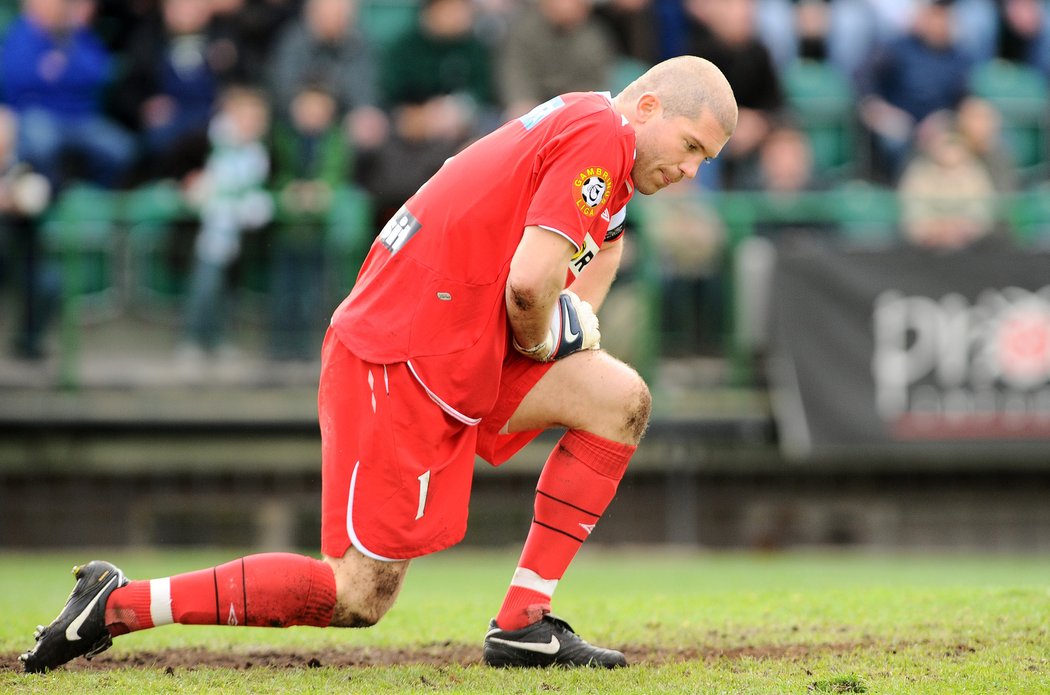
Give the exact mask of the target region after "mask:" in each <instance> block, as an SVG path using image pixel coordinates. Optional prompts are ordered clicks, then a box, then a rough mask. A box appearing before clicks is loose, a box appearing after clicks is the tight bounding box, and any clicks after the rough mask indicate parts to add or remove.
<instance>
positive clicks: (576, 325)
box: [514, 290, 602, 362]
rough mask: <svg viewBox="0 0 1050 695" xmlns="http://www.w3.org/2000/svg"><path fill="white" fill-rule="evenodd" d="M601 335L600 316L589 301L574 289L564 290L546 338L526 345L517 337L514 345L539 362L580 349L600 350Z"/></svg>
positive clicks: (555, 307) (559, 357) (548, 360)
mask: <svg viewBox="0 0 1050 695" xmlns="http://www.w3.org/2000/svg"><path fill="white" fill-rule="evenodd" d="M601 338H602V334H601V331H599V330H598V317H597V316H595V315H594V309H592V308H591V305H590V303H588V302H585V301H583V300H582V299H580V298H579V297H577V296H576V293H575V292H573V291H572V290H562V291H561V294H560V295H558V301H557V303H555V305H554V313H553V314H552V315H551V325H550V328H549V329H548V330H547V337H546V339H545V340H544V341H543V342H542V343H540V344H538V345H534V346H532V347H530V348H523V347H522V346H520V345H518V341H517V340H515V341H514V348H515V349H516V350H517V351H518V352H520V353H521V354H523V355H525V356H526V357H531V358H532V359H534V360H536V361H537V362H551V361H553V360H559V359H561V358H562V357H565V356H566V355H571V354H572V353H574V352H577V351H579V350H597V349H598V348H599V347H600V346H599V345H598V343H599V341H600V340H601Z"/></svg>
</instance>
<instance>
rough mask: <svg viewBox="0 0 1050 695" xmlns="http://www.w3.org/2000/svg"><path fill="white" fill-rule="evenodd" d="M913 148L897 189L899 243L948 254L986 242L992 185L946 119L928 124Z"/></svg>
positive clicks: (992, 208) (991, 219) (992, 225)
mask: <svg viewBox="0 0 1050 695" xmlns="http://www.w3.org/2000/svg"><path fill="white" fill-rule="evenodd" d="M916 146H917V153H916V156H915V158H914V159H913V160H912V161H911V162H909V164H908V166H907V168H906V169H905V170H904V174H903V175H902V176H901V180H900V185H899V186H898V188H897V191H898V195H899V197H900V203H901V226H902V232H903V234H904V238H905V240H906V241H908V242H909V243H911V244H914V245H916V246H922V247H927V248H936V249H943V250H951V249H960V248H963V247H966V246H971V245H973V244H975V243H977V242H978V241H979V240H983V239H987V238H989V237H990V235H991V234H992V232H993V230H994V228H995V185H994V184H993V183H992V179H991V177H990V176H989V175H988V172H987V171H986V170H985V168H984V165H983V164H981V162H980V160H979V159H978V158H977V157H976V156H975V155H974V154H973V153H972V152H971V151H970V150H969V149H968V148H967V147H966V145H965V144H964V143H963V141H962V139H961V138H960V137H959V134H958V132H956V130H955V129H954V128H953V127H952V126H951V121H950V115H945V114H938V115H936V116H934V117H932V118H930V119H928V120H927V121H926V122H925V123H924V124H923V126H922V129H921V131H920V133H919V134H918V135H917V140H916Z"/></svg>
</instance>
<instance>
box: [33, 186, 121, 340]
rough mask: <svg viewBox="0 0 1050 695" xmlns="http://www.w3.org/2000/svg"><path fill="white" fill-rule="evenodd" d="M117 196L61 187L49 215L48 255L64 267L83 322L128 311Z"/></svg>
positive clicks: (67, 292) (68, 292)
mask: <svg viewBox="0 0 1050 695" xmlns="http://www.w3.org/2000/svg"><path fill="white" fill-rule="evenodd" d="M117 209H118V206H117V197H116V194H114V193H113V192H111V191H108V190H105V189H101V188H97V187H95V186H91V185H88V184H74V185H71V186H70V187H68V188H66V189H65V190H63V191H61V192H60V193H59V194H58V196H57V197H56V198H55V200H54V202H53V203H52V206H51V209H50V210H48V211H47V213H46V214H45V217H44V220H43V223H42V232H43V235H42V238H43V242H44V249H45V251H46V253H47V254H48V255H49V256H51V257H52V258H54V259H56V260H57V261H58V262H59V263H60V264H61V268H62V287H63V295H64V297H65V301H67V302H69V301H71V300H75V302H76V315H77V318H78V320H80V321H85V320H88V321H90V320H92V319H102V318H109V317H111V316H112V315H114V314H116V313H118V312H119V311H120V310H121V309H122V304H123V296H122V295H123V292H122V288H121V284H120V283H121V278H120V270H121V268H120V266H121V263H120V258H119V253H120V249H119V243H118V234H117V226H118V217H117Z"/></svg>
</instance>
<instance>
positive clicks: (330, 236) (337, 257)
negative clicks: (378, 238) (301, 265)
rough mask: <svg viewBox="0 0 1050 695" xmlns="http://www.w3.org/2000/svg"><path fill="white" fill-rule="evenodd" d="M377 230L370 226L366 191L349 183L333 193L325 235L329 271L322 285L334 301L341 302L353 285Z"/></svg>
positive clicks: (369, 205)
mask: <svg viewBox="0 0 1050 695" xmlns="http://www.w3.org/2000/svg"><path fill="white" fill-rule="evenodd" d="M377 231H378V230H374V229H372V201H371V199H370V198H369V197H368V194H367V193H365V192H364V191H363V190H361V189H360V188H356V187H351V186H348V187H346V188H341V189H339V190H338V191H336V192H335V196H334V198H333V200H332V206H331V208H329V211H328V223H327V234H326V235H325V246H326V247H327V250H328V259H329V260H328V263H327V271H328V272H329V273H330V278H328V280H327V281H326V285H327V286H328V288H329V289H328V290H327V291H328V293H329V294H330V295H331V296H332V298H333V300H334V301H336V302H339V301H341V300H342V298H343V297H344V296H346V295H347V294H349V292H350V289H351V288H352V287H353V286H354V281H355V280H356V279H357V273H358V271H359V270H360V269H361V263H362V262H363V261H364V259H365V256H366V255H367V254H368V249H369V247H370V246H371V245H372V240H373V239H374V238H375V235H376V232H377ZM333 306H334V305H333Z"/></svg>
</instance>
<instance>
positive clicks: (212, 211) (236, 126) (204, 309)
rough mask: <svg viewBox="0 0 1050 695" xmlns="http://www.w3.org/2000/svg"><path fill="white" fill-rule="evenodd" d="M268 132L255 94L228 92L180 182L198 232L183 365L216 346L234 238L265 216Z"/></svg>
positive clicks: (265, 109) (236, 246)
mask: <svg viewBox="0 0 1050 695" xmlns="http://www.w3.org/2000/svg"><path fill="white" fill-rule="evenodd" d="M269 127H270V111H269V103H268V101H267V99H266V96H265V95H264V94H263V93H262V92H258V91H256V90H253V89H248V88H245V87H228V88H226V89H225V90H224V91H223V93H222V96H221V97H220V102H219V110H218V112H217V113H216V115H215V116H214V118H213V119H212V122H211V125H210V127H209V137H210V140H211V148H212V149H211V153H210V154H209V155H208V159H207V162H206V163H205V165H204V169H203V170H202V171H201V172H199V173H198V174H197V175H196V176H194V177H193V178H192V179H191V180H190V181H189V183H188V187H187V197H188V198H189V200H190V202H191V203H192V204H193V205H195V206H196V207H198V208H199V209H200V219H201V227H200V232H199V233H198V234H197V240H196V243H195V245H194V263H193V269H192V271H191V275H190V288H189V297H188V304H187V308H186V336H185V343H184V345H183V346H181V347H180V351H179V353H180V354H179V356H180V357H181V358H183V359H185V360H186V361H187V362H188V363H189V364H190V365H192V364H193V362H194V361H196V360H198V359H200V358H202V357H203V356H205V355H206V353H208V352H212V351H215V350H216V349H217V348H220V347H221V344H222V340H223V338H224V336H223V335H222V329H223V326H224V324H225V321H226V306H225V305H226V303H227V297H226V287H225V285H226V272H227V270H228V269H229V267H230V265H231V264H232V263H233V262H234V261H235V260H236V259H237V257H238V256H239V254H240V238H241V234H242V233H243V232H245V231H248V230H254V229H259V228H260V227H262V226H263V225H265V224H266V223H268V222H269V221H270V219H271V218H272V216H273V201H272V200H271V198H270V196H269V194H268V193H267V192H266V190H265V185H266V182H267V178H268V174H269V171H270V159H269V155H268V153H267V149H266V146H265V145H264V138H265V137H266V135H267V133H268V131H269Z"/></svg>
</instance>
